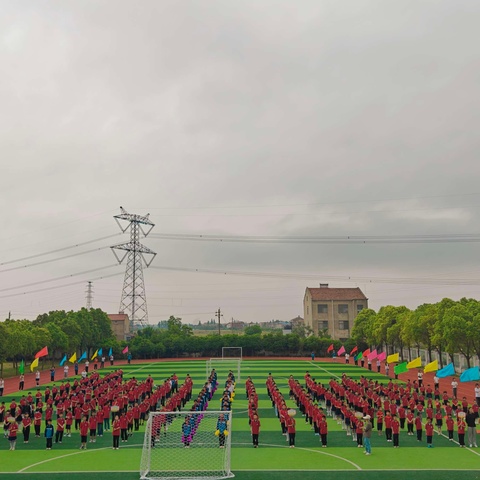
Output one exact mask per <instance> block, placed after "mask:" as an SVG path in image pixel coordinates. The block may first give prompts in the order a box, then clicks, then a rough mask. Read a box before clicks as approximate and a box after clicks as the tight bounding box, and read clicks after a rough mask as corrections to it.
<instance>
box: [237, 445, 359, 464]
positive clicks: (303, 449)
mask: <svg viewBox="0 0 480 480" xmlns="http://www.w3.org/2000/svg"><path fill="white" fill-rule="evenodd" d="M232 445H233V446H235V445H249V446H251V444H250V443H232ZM260 446H262V447H275V448H290V447H289V446H288V445H275V444H273V443H262V444H260ZM295 450H302V451H304V452H313V453H317V454H320V455H326V456H327V457H333V458H336V459H337V460H340V461H343V462H346V463H349V464H350V465H352V467H354V468H355V469H357V470H363V469H362V467H361V466H360V465H357V464H356V463H355V462H352V461H351V460H349V459H348V458H345V457H341V456H340V455H334V454H333V453H328V452H324V451H323V450H314V449H313V448H303V447H295ZM269 470H270V469H269ZM319 470H320V469H319ZM314 471H317V470H314ZM348 471H351V470H348Z"/></svg>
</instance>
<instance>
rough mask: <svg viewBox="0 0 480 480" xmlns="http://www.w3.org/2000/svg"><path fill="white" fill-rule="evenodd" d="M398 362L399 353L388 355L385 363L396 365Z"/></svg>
mask: <svg viewBox="0 0 480 480" xmlns="http://www.w3.org/2000/svg"><path fill="white" fill-rule="evenodd" d="M399 361H400V354H399V353H393V354H392V355H389V356H388V357H387V363H397V362H399Z"/></svg>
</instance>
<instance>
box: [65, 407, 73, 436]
mask: <svg viewBox="0 0 480 480" xmlns="http://www.w3.org/2000/svg"><path fill="white" fill-rule="evenodd" d="M72 424H73V414H72V410H71V409H70V408H67V413H66V414H65V434H66V435H67V437H71V436H72Z"/></svg>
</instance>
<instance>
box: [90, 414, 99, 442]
mask: <svg viewBox="0 0 480 480" xmlns="http://www.w3.org/2000/svg"><path fill="white" fill-rule="evenodd" d="M88 429H89V431H90V443H95V442H96V441H97V415H96V413H95V412H92V415H90V418H89V419H88Z"/></svg>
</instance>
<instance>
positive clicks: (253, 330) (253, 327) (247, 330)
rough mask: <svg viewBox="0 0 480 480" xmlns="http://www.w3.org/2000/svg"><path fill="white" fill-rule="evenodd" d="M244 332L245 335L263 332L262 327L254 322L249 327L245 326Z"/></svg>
mask: <svg viewBox="0 0 480 480" xmlns="http://www.w3.org/2000/svg"><path fill="white" fill-rule="evenodd" d="M243 333H245V335H258V334H261V333H262V327H260V325H258V324H256V323H254V324H253V325H249V326H248V327H245V328H244V330H243Z"/></svg>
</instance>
